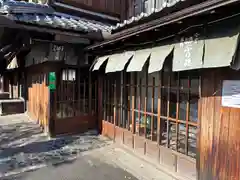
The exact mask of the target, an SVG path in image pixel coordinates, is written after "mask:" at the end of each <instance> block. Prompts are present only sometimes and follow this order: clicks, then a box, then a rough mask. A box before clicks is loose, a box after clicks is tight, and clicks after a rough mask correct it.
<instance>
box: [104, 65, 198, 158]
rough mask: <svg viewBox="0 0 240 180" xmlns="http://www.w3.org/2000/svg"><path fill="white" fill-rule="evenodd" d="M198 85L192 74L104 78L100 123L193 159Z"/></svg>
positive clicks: (168, 73)
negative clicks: (105, 122)
mask: <svg viewBox="0 0 240 180" xmlns="http://www.w3.org/2000/svg"><path fill="white" fill-rule="evenodd" d="M199 81H200V77H199V74H198V72H196V71H190V72H180V73H179V72H178V73H173V72H168V71H165V70H163V71H161V72H156V73H152V74H148V73H147V68H145V69H144V70H143V71H142V72H138V73H126V72H122V73H113V74H109V75H106V77H105V78H104V90H103V94H104V101H103V107H104V119H105V120H107V121H108V122H110V123H113V124H114V123H115V125H116V126H119V127H121V128H125V129H128V130H129V131H131V132H132V133H135V134H137V135H139V136H143V137H145V138H146V139H149V140H151V141H156V142H158V143H159V144H160V145H161V146H165V147H167V148H170V149H172V150H175V151H178V152H180V153H184V154H186V155H189V156H191V157H194V158H195V156H196V144H197V143H196V141H197V139H196V138H197V125H198V121H199V120H198V100H199V96H200V94H199V86H200V83H199Z"/></svg>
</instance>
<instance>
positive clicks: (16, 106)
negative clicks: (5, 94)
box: [0, 99, 25, 116]
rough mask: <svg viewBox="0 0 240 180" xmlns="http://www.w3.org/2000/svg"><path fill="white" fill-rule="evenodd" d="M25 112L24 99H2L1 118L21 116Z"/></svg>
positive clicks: (0, 106) (0, 101)
mask: <svg viewBox="0 0 240 180" xmlns="http://www.w3.org/2000/svg"><path fill="white" fill-rule="evenodd" d="M24 112H25V103H24V100H23V99H1V100H0V116H3V115H10V114H19V113H24Z"/></svg>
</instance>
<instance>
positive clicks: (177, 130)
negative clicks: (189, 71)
mask: <svg viewBox="0 0 240 180" xmlns="http://www.w3.org/2000/svg"><path fill="white" fill-rule="evenodd" d="M179 77H180V76H179V72H178V73H177V87H178V89H177V107H176V108H177V109H176V111H177V112H176V151H178V139H179V137H178V134H179V128H178V126H179V123H178V122H179V108H180V106H179V101H180V90H179V87H180V79H179Z"/></svg>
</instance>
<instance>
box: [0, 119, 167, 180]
mask: <svg viewBox="0 0 240 180" xmlns="http://www.w3.org/2000/svg"><path fill="white" fill-rule="evenodd" d="M0 179H2V180H10V179H11V180H14V179H16V180H42V179H48V180H94V179H98V180H123V179H131V180H140V179H141V180H150V179H152V180H153V179H157V180H168V179H169V177H167V176H166V175H164V174H163V173H161V172H159V171H158V170H157V169H155V168H154V167H152V166H151V165H148V164H144V162H142V161H141V160H140V159H138V158H136V157H134V156H133V155H131V154H129V153H127V152H125V151H124V150H123V149H121V148H120V147H118V146H117V145H115V144H112V142H111V141H109V140H108V139H106V138H103V137H100V136H97V135H96V133H95V132H88V133H85V134H82V135H77V136H68V137H59V138H56V139H49V138H48V137H47V136H45V135H44V134H42V133H41V131H40V128H39V126H38V125H36V124H34V123H33V122H31V121H29V120H28V118H27V117H26V116H25V115H14V116H5V117H0Z"/></svg>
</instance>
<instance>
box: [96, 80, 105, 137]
mask: <svg viewBox="0 0 240 180" xmlns="http://www.w3.org/2000/svg"><path fill="white" fill-rule="evenodd" d="M102 85H103V79H102V77H101V76H99V77H98V96H97V97H98V113H97V114H98V121H97V122H98V128H99V132H101V133H102V120H103V116H102V110H103V107H102V103H103V96H102V95H103V93H104V92H103V86H102ZM105 90H106V89H105ZM97 97H96V98H97Z"/></svg>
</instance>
